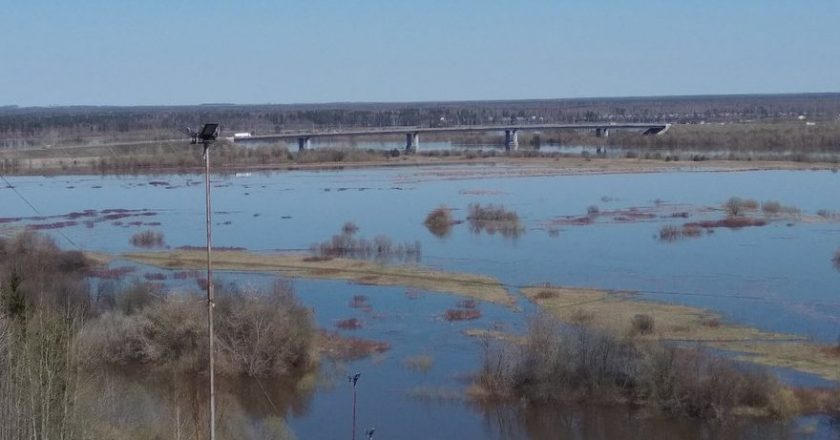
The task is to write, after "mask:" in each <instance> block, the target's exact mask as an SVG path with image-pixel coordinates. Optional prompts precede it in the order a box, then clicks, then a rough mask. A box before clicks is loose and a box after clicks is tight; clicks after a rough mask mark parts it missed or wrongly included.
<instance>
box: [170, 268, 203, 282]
mask: <svg viewBox="0 0 840 440" xmlns="http://www.w3.org/2000/svg"><path fill="white" fill-rule="evenodd" d="M200 276H201V272H199V271H197V270H184V271H180V272H175V273H173V274H172V278H173V279H176V280H186V279H187V278H198V277H200Z"/></svg>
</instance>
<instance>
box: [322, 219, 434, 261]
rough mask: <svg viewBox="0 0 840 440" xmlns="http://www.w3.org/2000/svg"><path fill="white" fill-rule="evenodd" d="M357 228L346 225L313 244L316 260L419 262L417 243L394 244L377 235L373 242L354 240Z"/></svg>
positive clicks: (360, 239) (418, 246)
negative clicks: (325, 239)
mask: <svg viewBox="0 0 840 440" xmlns="http://www.w3.org/2000/svg"><path fill="white" fill-rule="evenodd" d="M357 230H358V228H357V227H356V225H355V224H353V223H346V224H345V225H344V227H342V232H341V234H338V235H333V236H332V238H331V239H329V240H327V241H323V242H321V243H315V244H313V245H312V246H311V247H310V249H311V250H312V252H313V254H314V257H316V258H355V259H360V260H377V261H380V262H388V261H391V260H395V259H396V260H399V261H404V262H409V261H413V262H419V261H420V258H421V256H422V247H421V246H420V242H419V241H415V242H414V243H408V242H406V243H402V244H396V245H395V244H394V243H393V242H392V241H391V239H390V238H389V237H386V236H384V235H377V236H376V237H374V239H373V240H367V239H364V238H356V235H355V234H356V231H357Z"/></svg>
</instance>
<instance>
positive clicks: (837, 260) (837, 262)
mask: <svg viewBox="0 0 840 440" xmlns="http://www.w3.org/2000/svg"><path fill="white" fill-rule="evenodd" d="M831 262H832V263H834V268H835V269H837V270H840V249H838V250H837V251H835V252H834V257H832V258H831Z"/></svg>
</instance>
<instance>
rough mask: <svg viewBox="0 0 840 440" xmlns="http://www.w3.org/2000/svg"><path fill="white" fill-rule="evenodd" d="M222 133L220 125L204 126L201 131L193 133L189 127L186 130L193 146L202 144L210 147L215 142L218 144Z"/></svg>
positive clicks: (210, 124)
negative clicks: (217, 141)
mask: <svg viewBox="0 0 840 440" xmlns="http://www.w3.org/2000/svg"><path fill="white" fill-rule="evenodd" d="M220 131H221V126H220V125H219V124H218V123H209V124H204V126H203V127H201V130H200V131H193V130H192V129H191V128H189V127H187V129H186V132H187V135H188V136H189V137H190V143H191V144H197V143H199V142H200V143H202V144H204V146H205V147H207V146H209V145H210V144H211V143H213V142H216V139H217V138H218V137H219V132H220Z"/></svg>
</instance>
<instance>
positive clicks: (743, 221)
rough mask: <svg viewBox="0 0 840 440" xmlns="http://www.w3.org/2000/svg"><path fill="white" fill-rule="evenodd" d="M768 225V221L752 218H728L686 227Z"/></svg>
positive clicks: (691, 224)
mask: <svg viewBox="0 0 840 440" xmlns="http://www.w3.org/2000/svg"><path fill="white" fill-rule="evenodd" d="M766 224H767V221H766V220H763V219H760V218H750V217H727V218H725V219H722V220H705V221H699V222H692V223H686V224H685V225H683V226H684V227H698V228H733V229H738V228H745V227H749V226H764V225H766Z"/></svg>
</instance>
